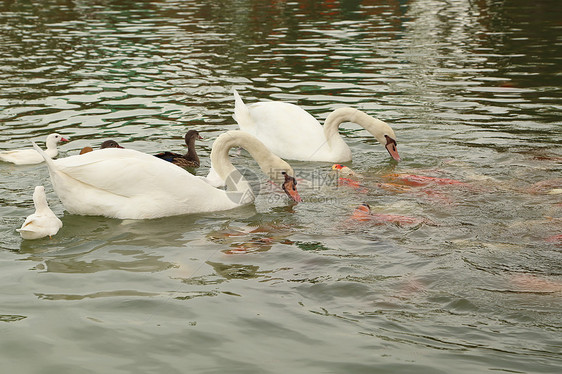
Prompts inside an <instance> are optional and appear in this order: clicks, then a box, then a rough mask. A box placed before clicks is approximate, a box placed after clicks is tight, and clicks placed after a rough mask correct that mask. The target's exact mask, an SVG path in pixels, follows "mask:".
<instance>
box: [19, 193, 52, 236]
mask: <svg viewBox="0 0 562 374" xmlns="http://www.w3.org/2000/svg"><path fill="white" fill-rule="evenodd" d="M33 205H35V213H33V214H32V215H30V216H29V217H27V218H26V219H25V222H24V223H23V225H22V226H21V228H19V229H16V231H18V232H19V233H20V235H21V237H22V238H23V239H40V238H44V237H45V236H49V237H51V236H53V235H55V234H56V233H57V232H58V231H59V229H60V228H61V227H62V221H61V220H60V219H58V217H57V216H56V215H55V213H53V211H52V210H51V209H50V208H49V205H48V204H47V196H46V195H45V187H43V186H37V187H35V191H34V192H33Z"/></svg>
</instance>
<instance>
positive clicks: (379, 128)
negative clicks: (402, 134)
mask: <svg viewBox="0 0 562 374" xmlns="http://www.w3.org/2000/svg"><path fill="white" fill-rule="evenodd" d="M373 120H374V121H375V124H376V126H375V127H374V128H373V129H372V131H369V132H370V133H371V134H373V136H374V137H375V138H376V139H377V140H378V141H379V143H381V144H382V145H384V147H385V148H386V150H387V151H388V154H389V155H390V157H392V158H393V159H395V160H396V161H400V155H399V154H398V149H397V148H396V135H395V134H394V130H392V127H390V126H389V125H388V124H387V123H386V122H383V121H381V120H378V119H376V118H373Z"/></svg>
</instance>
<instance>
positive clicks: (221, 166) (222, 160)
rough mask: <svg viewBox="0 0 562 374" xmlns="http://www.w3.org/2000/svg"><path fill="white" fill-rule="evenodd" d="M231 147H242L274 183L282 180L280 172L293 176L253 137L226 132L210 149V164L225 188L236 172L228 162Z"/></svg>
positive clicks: (290, 170)
mask: <svg viewBox="0 0 562 374" xmlns="http://www.w3.org/2000/svg"><path fill="white" fill-rule="evenodd" d="M233 147H242V148H244V149H245V150H246V151H248V152H249V153H250V155H251V156H252V157H253V158H254V160H256V161H257V162H258V164H259V166H260V168H261V170H262V171H263V172H264V173H265V174H266V175H268V176H269V177H270V179H272V180H273V181H274V182H279V181H281V183H282V181H283V180H284V176H283V175H282V174H281V172H283V171H284V172H286V173H287V174H289V175H290V176H294V172H293V169H292V168H291V167H290V166H289V164H287V163H286V162H285V161H283V160H282V159H280V158H279V157H278V156H276V155H274V154H273V153H272V152H271V151H270V150H269V149H267V147H266V146H265V145H264V144H263V143H262V142H260V141H259V140H258V139H256V138H255V137H254V136H252V135H250V134H248V133H246V132H243V131H238V130H233V131H228V132H226V133H224V134H222V135H220V136H219V137H218V138H217V139H216V140H215V142H214V143H213V147H212V149H211V164H212V166H213V168H214V169H215V171H216V172H217V174H218V175H219V177H221V178H222V179H223V180H224V181H226V182H227V188H228V187H232V186H229V185H228V182H229V179H232V178H228V177H229V176H230V175H232V173H233V172H235V171H236V172H237V170H236V168H235V167H234V165H232V162H231V161H230V158H229V156H228V151H230V149H231V148H233Z"/></svg>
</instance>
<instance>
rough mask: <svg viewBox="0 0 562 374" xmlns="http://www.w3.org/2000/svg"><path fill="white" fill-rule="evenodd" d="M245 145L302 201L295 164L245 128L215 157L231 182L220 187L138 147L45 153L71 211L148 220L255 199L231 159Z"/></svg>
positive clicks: (224, 140)
mask: <svg viewBox="0 0 562 374" xmlns="http://www.w3.org/2000/svg"><path fill="white" fill-rule="evenodd" d="M236 146H238V147H242V148H245V149H246V150H247V151H248V152H249V153H250V154H251V155H252V157H253V158H254V159H255V160H256V161H257V162H258V164H259V165H260V167H261V169H262V170H263V171H264V173H266V174H267V175H269V177H270V178H271V179H272V180H273V181H274V182H277V183H279V185H282V186H283V187H284V190H285V192H286V193H287V195H289V197H291V198H292V199H293V200H295V201H300V197H299V195H298V192H297V191H296V181H295V180H294V177H293V175H294V173H293V169H292V168H291V166H290V165H289V164H288V163H286V162H285V161H283V160H281V159H280V158H279V157H277V156H275V155H274V154H273V153H271V152H270V151H269V150H268V149H267V148H266V147H265V146H264V145H263V144H262V143H261V142H260V141H259V140H257V139H256V138H255V137H253V136H251V135H249V134H246V133H244V132H241V131H229V132H226V133H224V134H222V135H220V136H219V137H218V138H217V139H216V140H215V142H214V144H213V147H212V150H211V161H212V164H213V166H214V168H215V170H216V172H217V173H218V175H219V176H220V177H221V178H222V179H223V180H225V181H226V186H227V188H226V190H223V189H217V188H215V187H213V186H211V185H210V184H208V183H207V182H206V181H204V180H203V179H201V178H199V177H196V176H194V175H192V174H191V173H189V172H188V171H186V170H184V169H182V168H178V167H177V166H176V165H174V164H172V163H170V162H167V161H164V160H162V159H160V158H158V157H154V156H153V155H149V154H146V153H142V152H138V151H135V150H132V149H114V148H107V149H100V150H95V151H93V152H89V153H85V154H83V155H76V156H71V157H66V158H62V159H58V160H51V159H50V158H49V157H48V156H47V155H45V154H44V153H43V152H42V151H41V149H40V148H39V147H37V145H36V144H35V143H34V147H35V149H37V150H38V151H39V152H41V153H42V154H43V155H44V157H45V160H46V161H47V166H48V168H49V174H50V176H51V182H52V183H53V187H54V190H55V192H56V194H57V195H58V196H59V198H60V200H61V202H62V203H63V205H64V207H65V208H66V210H68V212H70V213H72V214H81V215H102V216H106V217H112V218H121V219H147V218H158V217H165V216H173V215H180V214H189V213H201V212H212V211H219V210H227V209H232V208H236V207H238V206H241V205H245V204H249V203H251V202H253V200H254V195H253V193H252V190H251V188H250V185H249V183H248V182H247V181H246V180H245V179H244V178H243V177H242V175H241V174H240V173H239V172H238V171H237V170H236V168H235V167H234V166H233V165H232V163H231V162H230V159H229V157H228V151H229V150H230V149H231V148H232V147H236Z"/></svg>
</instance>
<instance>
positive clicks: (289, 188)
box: [281, 172, 302, 203]
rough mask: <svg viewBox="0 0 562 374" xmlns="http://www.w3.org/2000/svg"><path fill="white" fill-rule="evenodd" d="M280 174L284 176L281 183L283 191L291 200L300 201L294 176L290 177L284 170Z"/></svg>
mask: <svg viewBox="0 0 562 374" xmlns="http://www.w3.org/2000/svg"><path fill="white" fill-rule="evenodd" d="M282 175H283V176H284V177H285V181H284V182H283V184H282V185H281V188H283V191H285V193H286V194H287V196H289V198H290V199H292V200H293V201H295V202H297V203H300V202H301V201H302V199H301V197H300V195H299V192H298V191H297V180H296V179H295V177H291V176H290V175H289V174H287V173H286V172H282Z"/></svg>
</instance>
